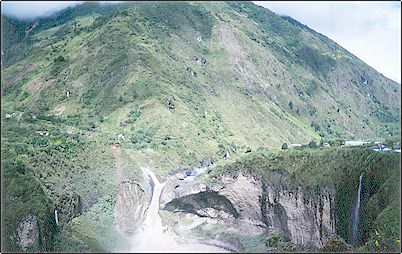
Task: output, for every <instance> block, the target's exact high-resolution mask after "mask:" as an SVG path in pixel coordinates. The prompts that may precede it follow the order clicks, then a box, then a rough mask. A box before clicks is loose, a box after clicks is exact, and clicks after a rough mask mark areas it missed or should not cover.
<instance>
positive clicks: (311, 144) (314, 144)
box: [308, 140, 318, 148]
mask: <svg viewBox="0 0 402 254" xmlns="http://www.w3.org/2000/svg"><path fill="white" fill-rule="evenodd" d="M308 147H310V148H317V147H318V146H317V143H316V142H315V141H313V140H311V141H310V143H308Z"/></svg>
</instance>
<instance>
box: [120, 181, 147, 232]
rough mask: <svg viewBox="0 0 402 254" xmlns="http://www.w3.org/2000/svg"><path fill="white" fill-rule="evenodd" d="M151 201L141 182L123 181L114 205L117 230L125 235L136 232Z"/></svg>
mask: <svg viewBox="0 0 402 254" xmlns="http://www.w3.org/2000/svg"><path fill="white" fill-rule="evenodd" d="M149 202H150V200H149V199H148V197H147V195H146V194H145V191H144V190H143V189H142V188H141V187H140V185H139V184H137V183H135V182H133V181H130V180H128V181H125V182H123V183H121V184H120V187H119V191H118V194H117V199H116V204H115V207H114V226H115V228H116V229H117V231H118V232H119V233H121V234H122V235H125V236H128V235H131V234H133V233H135V231H136V230H138V229H139V228H140V227H141V226H142V223H143V221H144V218H145V212H146V210H147V208H148V206H149Z"/></svg>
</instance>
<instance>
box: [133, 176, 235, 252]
mask: <svg viewBox="0 0 402 254" xmlns="http://www.w3.org/2000/svg"><path fill="white" fill-rule="evenodd" d="M141 169H142V171H143V172H144V173H146V174H148V175H149V176H150V177H151V179H152V181H153V183H154V190H153V193H152V199H151V204H150V205H149V208H148V211H147V215H146V217H145V220H144V224H143V227H142V230H141V232H139V233H138V234H136V235H135V236H134V238H133V242H132V246H133V247H132V248H131V251H133V252H142V253H144V252H154V253H155V252H172V253H177V252H185V253H189V252H227V251H226V250H224V249H221V248H219V247H215V246H211V245H206V244H200V243H187V244H182V243H179V242H178V241H177V240H176V239H175V234H174V232H172V231H169V230H168V228H167V227H165V226H163V223H162V219H161V217H160V216H159V198H160V195H161V193H162V190H163V188H164V187H165V184H166V182H164V183H160V182H159V181H158V178H157V177H156V176H155V174H154V173H153V172H152V171H151V170H149V169H148V168H141Z"/></svg>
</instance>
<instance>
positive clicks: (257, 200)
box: [161, 172, 335, 248]
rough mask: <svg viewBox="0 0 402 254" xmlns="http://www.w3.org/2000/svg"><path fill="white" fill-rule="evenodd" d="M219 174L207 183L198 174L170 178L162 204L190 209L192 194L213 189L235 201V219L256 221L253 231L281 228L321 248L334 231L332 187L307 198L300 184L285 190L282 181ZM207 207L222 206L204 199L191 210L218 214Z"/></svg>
mask: <svg viewBox="0 0 402 254" xmlns="http://www.w3.org/2000/svg"><path fill="white" fill-rule="evenodd" d="M218 178H219V179H217V181H214V183H208V184H207V183H202V181H200V180H199V178H198V177H197V176H189V177H186V178H185V179H184V180H177V179H173V180H170V181H169V183H168V185H167V186H166V187H165V190H164V191H163V193H162V196H161V204H162V207H164V206H165V207H166V208H167V209H168V210H170V211H174V210H175V209H174V206H175V205H177V206H178V207H177V208H178V210H180V211H183V210H184V209H183V207H187V208H189V209H190V210H191V209H192V208H194V202H192V201H194V200H193V199H192V198H191V197H195V196H197V195H199V193H206V192H209V193H211V192H213V193H216V195H217V196H219V197H222V198H224V199H227V200H228V202H229V203H230V204H231V205H233V208H234V210H235V211H236V213H238V216H235V218H236V220H238V221H241V222H242V223H243V224H249V225H253V227H251V228H250V230H251V231H250V233H254V234H257V233H261V232H262V231H263V230H268V231H270V232H278V233H280V234H282V235H284V237H285V238H286V239H288V240H290V241H291V242H292V243H293V244H296V245H303V246H310V247H316V248H321V247H322V246H323V243H324V242H325V241H326V240H327V239H328V238H329V237H330V236H331V235H332V234H333V233H334V232H335V221H334V216H333V211H332V209H333V206H334V205H333V204H334V200H333V197H334V191H333V190H331V189H330V188H327V189H325V190H322V191H321V192H320V193H319V194H317V195H316V196H312V197H308V198H307V197H306V196H305V194H304V193H303V191H302V190H301V188H299V189H298V190H297V191H296V192H294V191H291V190H286V189H283V188H282V187H281V186H280V185H279V184H275V185H274V184H272V183H271V184H269V183H265V182H263V181H262V180H260V179H257V178H255V177H252V176H250V175H248V174H245V173H242V172H240V173H238V175H237V176H236V177H230V176H224V175H221V176H219V177H218ZM197 193H198V194H197ZM172 200H173V201H172ZM175 201H177V202H175ZM186 201H188V202H186ZM207 207H210V208H213V209H215V210H220V208H219V206H217V203H216V202H215V201H211V202H210V203H209V204H208V202H203V207H202V209H198V210H197V209H195V208H194V209H193V210H195V211H196V212H194V211H192V210H191V211H190V210H189V211H188V212H194V213H195V214H199V215H201V216H209V217H211V218H214V217H216V216H212V215H211V214H217V211H213V212H212V213H211V211H209V210H208V209H207ZM198 208H199V207H198ZM221 210H224V209H223V208H222V209H221ZM208 211H209V212H208ZM200 213H201V214H200ZM258 228H260V230H257V229H258ZM242 231H244V230H242ZM258 231H259V232H258Z"/></svg>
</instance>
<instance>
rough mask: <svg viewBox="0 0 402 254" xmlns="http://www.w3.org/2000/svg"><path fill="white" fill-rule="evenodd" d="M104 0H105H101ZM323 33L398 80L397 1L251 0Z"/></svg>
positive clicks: (31, 8) (32, 8) (47, 11)
mask: <svg viewBox="0 0 402 254" xmlns="http://www.w3.org/2000/svg"><path fill="white" fill-rule="evenodd" d="M101 2H106V1H101ZM253 2H254V3H255V4H258V5H261V6H264V7H266V8H268V9H270V10H272V11H274V12H275V13H278V14H280V15H288V16H291V17H293V18H294V19H296V20H298V21H299V22H301V23H303V24H305V25H307V26H309V27H310V28H312V29H314V30H316V31H317V32H319V33H322V34H324V35H326V36H328V37H329V38H331V39H333V40H334V41H335V42H337V43H338V44H340V45H341V46H342V47H344V48H345V49H347V50H348V51H349V52H351V53H353V54H354V55H356V56H357V57H359V58H360V59H361V60H363V61H364V62H366V63H367V64H369V65H370V66H372V67H373V68H375V69H376V70H378V71H379V72H381V73H382V74H384V75H385V76H386V77H388V78H391V79H393V80H395V81H397V82H399V83H401V5H400V3H399V2H293V1H289V2H281V1H266V2H261V1H253ZM80 3H82V1H70V2H65V1H59V2H50V1H49V2H48V1H36V2H4V1H2V2H1V7H2V14H6V15H11V16H14V17H17V18H33V17H38V16H47V15H51V14H53V13H54V12H56V11H58V10H61V9H64V8H67V7H69V6H75V5H77V4H80Z"/></svg>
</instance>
